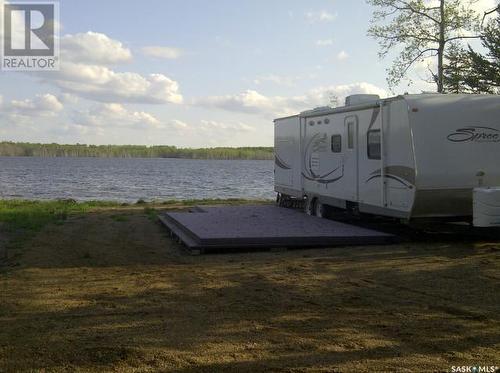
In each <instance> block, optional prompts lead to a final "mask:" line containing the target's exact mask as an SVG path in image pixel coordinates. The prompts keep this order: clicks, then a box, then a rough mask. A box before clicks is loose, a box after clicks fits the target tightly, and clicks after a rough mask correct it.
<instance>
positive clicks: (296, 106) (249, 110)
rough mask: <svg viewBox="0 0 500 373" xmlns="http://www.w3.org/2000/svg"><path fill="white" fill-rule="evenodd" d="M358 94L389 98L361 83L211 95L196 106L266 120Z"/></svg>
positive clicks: (370, 85) (385, 93) (372, 87)
mask: <svg viewBox="0 0 500 373" xmlns="http://www.w3.org/2000/svg"><path fill="white" fill-rule="evenodd" d="M357 93H370V94H378V95H379V96H381V97H385V96H387V92H386V91H385V90H384V89H382V88H379V87H377V86H375V85H373V84H370V83H366V82H360V83H353V84H344V85H336V86H325V87H318V88H315V89H312V90H310V91H309V92H307V93H306V94H305V95H302V96H291V97H284V96H265V95H262V94H260V93H259V92H257V91H254V90H247V91H245V92H242V93H239V94H236V95H226V96H211V97H206V98H202V99H198V100H195V101H194V102H193V104H194V105H198V106H203V107H210V108H218V109H222V110H227V111H233V112H241V113H246V114H258V115H262V116H264V117H267V118H274V117H277V116H282V115H290V114H296V113H298V112H300V111H302V110H307V109H311V108H314V107H317V106H325V105H329V104H330V101H331V97H333V96H334V97H336V98H337V99H338V100H339V102H341V103H342V102H343V100H344V99H345V97H346V96H349V95H352V94H357Z"/></svg>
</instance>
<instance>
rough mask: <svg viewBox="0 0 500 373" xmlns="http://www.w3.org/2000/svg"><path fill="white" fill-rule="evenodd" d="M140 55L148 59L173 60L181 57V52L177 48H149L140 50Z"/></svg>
mask: <svg viewBox="0 0 500 373" xmlns="http://www.w3.org/2000/svg"><path fill="white" fill-rule="evenodd" d="M142 53H144V54H145V55H146V56H149V57H154V58H162V59H166V60H175V59H177V58H179V57H181V56H182V54H183V51H182V50H181V49H179V48H172V47H159V46H149V47H144V48H142Z"/></svg>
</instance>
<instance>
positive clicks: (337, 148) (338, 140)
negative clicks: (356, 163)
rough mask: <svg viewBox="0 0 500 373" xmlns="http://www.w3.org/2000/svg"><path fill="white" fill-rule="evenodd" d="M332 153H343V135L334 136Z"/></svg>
mask: <svg viewBox="0 0 500 373" xmlns="http://www.w3.org/2000/svg"><path fill="white" fill-rule="evenodd" d="M332 152H333V153H342V135H333V136H332Z"/></svg>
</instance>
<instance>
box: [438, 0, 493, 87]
mask: <svg viewBox="0 0 500 373" xmlns="http://www.w3.org/2000/svg"><path fill="white" fill-rule="evenodd" d="M496 12H497V17H496V19H493V20H492V21H490V22H489V23H488V25H487V26H486V28H485V30H484V33H483V35H482V37H481V42H482V44H483V47H484V48H485V50H486V53H485V54H481V53H480V52H477V51H475V50H474V49H473V48H472V47H471V46H470V45H469V47H468V49H463V48H460V47H459V46H455V47H454V48H451V49H450V50H449V53H448V54H447V56H446V60H447V63H446V66H445V69H444V75H445V76H444V86H445V91H446V92H450V93H494V94H500V6H499V7H498V8H497V9H496Z"/></svg>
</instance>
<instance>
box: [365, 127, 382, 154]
mask: <svg viewBox="0 0 500 373" xmlns="http://www.w3.org/2000/svg"><path fill="white" fill-rule="evenodd" d="M381 148H382V146H381V139H380V130H371V131H368V159H380V158H381V157H380V155H381Z"/></svg>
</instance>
